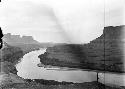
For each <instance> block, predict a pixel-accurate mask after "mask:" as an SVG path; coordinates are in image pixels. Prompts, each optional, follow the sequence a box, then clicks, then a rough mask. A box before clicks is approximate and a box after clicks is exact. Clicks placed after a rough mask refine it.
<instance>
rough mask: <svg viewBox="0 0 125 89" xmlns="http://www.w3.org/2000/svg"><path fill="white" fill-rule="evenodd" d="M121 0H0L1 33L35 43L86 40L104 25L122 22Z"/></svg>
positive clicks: (114, 24)
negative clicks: (0, 0)
mask: <svg viewBox="0 0 125 89" xmlns="http://www.w3.org/2000/svg"><path fill="white" fill-rule="evenodd" d="M124 3H125V0H2V2H1V3H0V26H1V28H2V30H3V33H12V34H20V35H21V36H22V35H31V36H33V37H34V39H35V40H37V41H39V42H55V43H89V42H90V41H91V40H94V39H95V38H97V37H99V36H100V35H101V34H102V33H103V28H104V27H105V26H119V25H125V19H124V15H125V11H124V10H125V6H124Z"/></svg>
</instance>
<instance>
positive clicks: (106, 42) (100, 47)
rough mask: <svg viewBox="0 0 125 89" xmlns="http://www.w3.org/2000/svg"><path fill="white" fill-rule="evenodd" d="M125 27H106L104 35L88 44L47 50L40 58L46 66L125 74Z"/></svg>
mask: <svg viewBox="0 0 125 89" xmlns="http://www.w3.org/2000/svg"><path fill="white" fill-rule="evenodd" d="M124 30H125V26H116V27H113V26H109V27H105V28H104V30H103V34H102V35H101V36H100V37H98V38H96V39H95V40H92V41H91V42H90V43H88V44H66V45H57V46H54V47H49V48H47V51H46V53H44V54H42V55H40V56H39V58H41V60H40V61H41V62H42V63H43V64H46V65H56V66H67V67H75V68H82V69H84V68H87V69H94V70H102V71H111V72H124V69H123V57H124V55H123V46H124V39H125V38H124V37H123V33H124V32H123V31H124Z"/></svg>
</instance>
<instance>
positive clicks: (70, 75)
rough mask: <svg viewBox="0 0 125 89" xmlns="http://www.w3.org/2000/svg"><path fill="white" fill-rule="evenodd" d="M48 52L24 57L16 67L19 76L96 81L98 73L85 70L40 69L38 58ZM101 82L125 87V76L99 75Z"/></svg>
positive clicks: (44, 50)
mask: <svg viewBox="0 0 125 89" xmlns="http://www.w3.org/2000/svg"><path fill="white" fill-rule="evenodd" d="M44 52H46V49H45V48H42V49H40V50H36V51H32V52H29V53H27V54H25V55H24V56H23V58H22V59H21V61H20V62H19V63H18V64H17V65H16V68H17V70H18V72H17V75H18V76H20V77H22V78H24V79H46V80H56V81H60V82H61V81H67V82H78V83H82V82H91V81H96V79H97V77H96V75H97V73H96V72H94V71H83V70H71V71H70V70H69V71H63V70H62V71H61V70H60V71H57V70H47V69H46V68H44V67H38V66H37V64H39V63H40V59H39V58H38V56H39V55H40V54H43V53H44ZM99 82H101V83H106V84H113V85H119V86H125V75H123V74H110V73H105V74H104V73H99Z"/></svg>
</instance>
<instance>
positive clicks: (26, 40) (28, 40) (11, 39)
mask: <svg viewBox="0 0 125 89" xmlns="http://www.w3.org/2000/svg"><path fill="white" fill-rule="evenodd" d="M3 40H4V41H5V42H7V43H8V44H12V45H13V44H37V43H39V42H37V41H36V40H34V39H33V37H32V36H22V37H21V36H20V35H12V34H11V33H7V34H4V37H3Z"/></svg>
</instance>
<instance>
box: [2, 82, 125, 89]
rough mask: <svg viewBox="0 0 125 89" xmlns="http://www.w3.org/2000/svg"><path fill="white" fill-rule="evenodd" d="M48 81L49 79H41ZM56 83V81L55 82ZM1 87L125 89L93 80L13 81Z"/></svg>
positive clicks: (20, 88)
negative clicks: (71, 81) (58, 82)
mask: <svg viewBox="0 0 125 89" xmlns="http://www.w3.org/2000/svg"><path fill="white" fill-rule="evenodd" d="M42 81H46V82H50V81H49V80H42ZM56 83H57V82H56ZM0 88H2V89H125V87H118V86H106V85H104V84H101V83H98V82H96V81H93V82H85V83H72V84H68V83H67V84H66V83H65V84H63V83H62V84H53V83H51V84H45V83H43V84H42V83H38V82H36V81H30V82H26V83H13V84H8V85H5V86H0Z"/></svg>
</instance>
